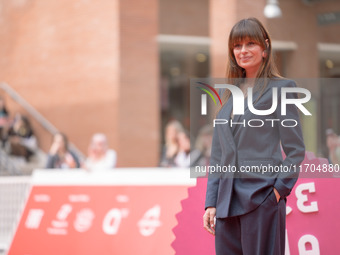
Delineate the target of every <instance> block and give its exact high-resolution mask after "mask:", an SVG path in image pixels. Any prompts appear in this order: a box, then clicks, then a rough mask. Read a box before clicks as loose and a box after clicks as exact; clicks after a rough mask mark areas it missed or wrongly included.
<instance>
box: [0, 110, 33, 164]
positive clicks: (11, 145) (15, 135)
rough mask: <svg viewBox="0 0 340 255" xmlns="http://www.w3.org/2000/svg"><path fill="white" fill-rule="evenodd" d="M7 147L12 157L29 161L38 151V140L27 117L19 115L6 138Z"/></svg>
mask: <svg viewBox="0 0 340 255" xmlns="http://www.w3.org/2000/svg"><path fill="white" fill-rule="evenodd" d="M5 143H6V145H5V147H6V150H7V151H8V153H9V154H10V155H13V156H21V157H24V158H25V159H26V161H29V159H30V157H31V156H33V155H34V154H35V153H36V151H37V150H38V142H37V138H36V136H35V135H34V132H33V129H32V126H31V123H30V122H29V120H28V118H27V117H26V116H23V115H21V114H17V115H16V116H15V118H14V121H13V124H12V125H11V127H10V128H9V130H8V133H7V135H6V138H5Z"/></svg>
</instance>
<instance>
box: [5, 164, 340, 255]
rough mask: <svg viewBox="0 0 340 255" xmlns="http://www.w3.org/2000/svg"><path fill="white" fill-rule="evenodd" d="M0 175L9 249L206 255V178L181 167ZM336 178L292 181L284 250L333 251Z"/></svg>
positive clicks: (300, 253)
mask: <svg viewBox="0 0 340 255" xmlns="http://www.w3.org/2000/svg"><path fill="white" fill-rule="evenodd" d="M0 180H1V181H0V189H1V193H0V198H1V199H2V200H1V210H0V223H1V237H2V239H1V244H2V245H3V249H7V248H8V247H9V240H10V239H11V240H12V242H11V245H10V247H9V251H8V254H9V255H24V254H29V255H46V254H49V255H71V254H72V255H77V254H81V255H87V254H91V255H92V254H101V255H106V254H119V255H120V254H124V255H130V254H141V255H144V254H145V255H146V254H147V255H153V254H157V255H158V254H162V255H167V254H176V255H181V254H183V255H187V254H197V255H200V254H214V239H213V237H212V236H210V235H209V234H208V233H207V232H206V231H205V230H204V229H203V227H202V215H203V212H204V197H205V189H206V181H207V180H206V179H205V178H199V179H198V180H196V179H194V178H190V176H189V170H188V169H162V168H147V169H146V168H144V169H141V168H139V169H128V168H126V169H115V170H113V171H109V172H102V173H89V172H86V171H83V170H75V171H70V170H68V171H61V170H53V171H51V170H38V171H35V172H34V174H33V176H32V178H31V179H29V178H21V177H13V178H9V179H5V178H1V179H0ZM339 182H340V179H339V178H315V179H312V178H308V179H307V178H300V179H299V180H298V182H297V184H296V185H295V187H294V189H293V191H292V193H291V195H290V196H289V198H288V202H287V229H286V255H318V254H328V255H332V254H334V255H335V254H339V252H340V242H338V237H339V233H340V230H339V229H340V217H339V212H340V203H339V199H338V196H339V195H338V194H339V193H340V185H339ZM6 185H7V186H6ZM4 187H6V190H5V189H4ZM29 187H31V188H30V189H29ZM28 191H29V196H28V199H27V202H26V204H25V208H24V210H22V209H23V204H24V201H25V197H27V195H28ZM6 194H7V195H6ZM3 199H6V200H3ZM4 205H6V206H5V207H4ZM21 212H22V213H21ZM20 215H21V217H20V222H19V224H18V226H17V228H16V231H15V235H14V237H13V239H12V236H13V233H14V229H15V225H17V222H18V219H19V216H20ZM5 216H6V217H7V218H5ZM5 235H6V237H5Z"/></svg>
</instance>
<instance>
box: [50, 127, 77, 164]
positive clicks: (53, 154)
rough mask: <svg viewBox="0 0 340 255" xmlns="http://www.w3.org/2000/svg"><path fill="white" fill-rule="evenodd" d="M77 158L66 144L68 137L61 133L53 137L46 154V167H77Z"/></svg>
mask: <svg viewBox="0 0 340 255" xmlns="http://www.w3.org/2000/svg"><path fill="white" fill-rule="evenodd" d="M79 167H80V164H79V159H78V157H77V155H76V154H75V153H73V152H72V151H71V150H70V149H69V146H68V138H67V136H66V135H65V134H63V133H57V134H55V135H54V137H53V143H52V146H51V148H50V151H49V153H48V156H47V164H46V168H79Z"/></svg>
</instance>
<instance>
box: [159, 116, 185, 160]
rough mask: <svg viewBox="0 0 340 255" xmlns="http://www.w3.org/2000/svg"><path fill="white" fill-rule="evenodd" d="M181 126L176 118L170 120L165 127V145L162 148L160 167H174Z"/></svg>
mask: <svg viewBox="0 0 340 255" xmlns="http://www.w3.org/2000/svg"><path fill="white" fill-rule="evenodd" d="M182 131H183V126H182V124H181V123H180V122H179V121H178V120H171V121H170V122H168V124H167V125H166V127H165V145H164V147H163V150H162V156H161V161H160V163H159V166H160V167H175V166H176V164H175V162H174V160H175V157H176V155H177V153H178V151H179V145H178V134H179V133H180V132H182Z"/></svg>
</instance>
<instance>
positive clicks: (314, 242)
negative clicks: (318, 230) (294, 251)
mask: <svg viewBox="0 0 340 255" xmlns="http://www.w3.org/2000/svg"><path fill="white" fill-rule="evenodd" d="M307 243H310V244H311V246H312V249H311V250H306V248H307V247H306V244H307ZM298 247H299V255H320V248H319V241H318V239H317V238H316V237H315V236H313V235H304V236H302V237H301V238H300V239H299V243H298Z"/></svg>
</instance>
